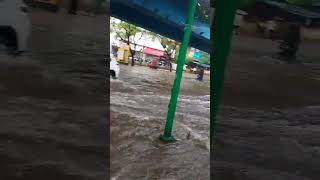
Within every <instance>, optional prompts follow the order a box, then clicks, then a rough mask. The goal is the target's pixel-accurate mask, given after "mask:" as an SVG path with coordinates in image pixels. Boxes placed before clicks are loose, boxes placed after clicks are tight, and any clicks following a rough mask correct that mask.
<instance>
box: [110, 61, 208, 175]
mask: <svg viewBox="0 0 320 180" xmlns="http://www.w3.org/2000/svg"><path fill="white" fill-rule="evenodd" d="M174 77H175V72H174V71H173V72H171V73H170V72H169V71H167V70H153V69H150V68H148V67H144V66H134V67H131V66H126V65H121V66H120V77H119V79H118V80H111V86H110V89H111V90H110V95H111V96H110V104H111V107H110V111H111V118H110V121H111V122H110V131H111V140H110V145H111V177H112V178H113V179H114V180H116V179H119V180H126V179H128V180H129V179H190V180H191V179H199V180H200V179H204V180H205V179H209V178H210V177H209V175H210V172H209V169H210V167H209V163H210V162H209V146H210V145H209V111H210V109H209V95H208V94H209V79H208V76H206V77H205V80H204V82H198V81H196V80H195V78H196V75H194V74H188V73H184V77H183V80H182V90H181V95H180V98H179V103H178V107H177V112H176V118H175V127H174V131H173V134H174V136H175V137H176V138H178V139H179V140H178V141H177V142H175V143H169V144H166V143H163V142H162V141H160V140H159V136H160V133H161V132H162V131H163V127H164V123H165V120H166V113H167V106H168V102H169V95H170V90H171V85H172V82H173V79H174ZM189 133H190V135H189V137H188V134H189Z"/></svg>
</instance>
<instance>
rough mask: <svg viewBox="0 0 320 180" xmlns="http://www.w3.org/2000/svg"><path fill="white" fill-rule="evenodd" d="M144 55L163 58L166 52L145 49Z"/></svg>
mask: <svg viewBox="0 0 320 180" xmlns="http://www.w3.org/2000/svg"><path fill="white" fill-rule="evenodd" d="M143 53H144V54H150V55H154V56H163V55H164V51H160V50H157V49H152V48H144V50H143Z"/></svg>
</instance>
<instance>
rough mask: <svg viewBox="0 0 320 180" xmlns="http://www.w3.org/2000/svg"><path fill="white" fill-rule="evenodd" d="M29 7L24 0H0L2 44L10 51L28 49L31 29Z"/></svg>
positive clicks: (19, 51)
mask: <svg viewBox="0 0 320 180" xmlns="http://www.w3.org/2000/svg"><path fill="white" fill-rule="evenodd" d="M27 11H28V7H27V5H26V4H25V3H24V1H23V0H0V44H3V45H5V46H6V48H7V50H8V53H13V54H19V53H21V52H23V51H26V49H27V39H28V35H29V31H30V22H29V17H28V12H27Z"/></svg>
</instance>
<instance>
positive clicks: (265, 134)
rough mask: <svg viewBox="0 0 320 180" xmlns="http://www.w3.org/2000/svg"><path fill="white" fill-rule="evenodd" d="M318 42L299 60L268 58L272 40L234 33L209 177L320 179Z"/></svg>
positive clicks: (304, 48)
mask: <svg viewBox="0 0 320 180" xmlns="http://www.w3.org/2000/svg"><path fill="white" fill-rule="evenodd" d="M319 47H320V43H319V42H303V43H302V44H301V46H300V51H299V54H298V60H299V63H296V64H285V63H282V62H280V61H278V60H275V59H272V58H271V56H272V53H274V52H276V48H277V44H276V42H273V41H271V40H262V39H256V38H251V37H236V38H234V40H233V48H232V52H231V56H230V59H229V62H228V67H227V71H226V80H225V88H224V94H223V102H222V106H221V109H220V113H219V114H218V122H217V134H216V144H215V146H213V147H212V148H213V152H214V153H213V159H214V161H213V162H212V165H211V167H212V171H213V176H214V180H270V179H279V180H317V179H320V171H319V170H320V169H319V167H320V96H319V92H320V54H319V53H318V52H317V51H318V50H317V49H318V48H319Z"/></svg>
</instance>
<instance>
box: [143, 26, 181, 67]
mask: <svg viewBox="0 0 320 180" xmlns="http://www.w3.org/2000/svg"><path fill="white" fill-rule="evenodd" d="M148 34H149V35H150V36H152V37H153V38H157V39H158V40H159V41H160V44H161V45H162V47H163V49H164V51H165V58H166V60H167V62H168V63H169V65H170V71H171V70H172V69H171V63H172V62H173V60H174V58H172V55H173V54H174V53H175V52H177V49H178V47H179V43H178V42H177V41H175V40H172V39H169V38H167V37H164V36H161V35H159V34H156V33H154V32H149V33H148Z"/></svg>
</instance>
